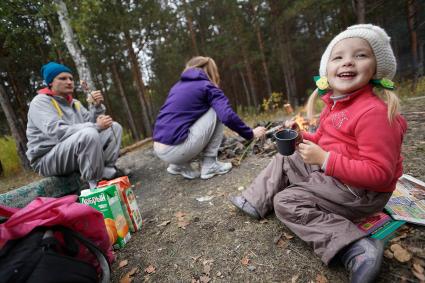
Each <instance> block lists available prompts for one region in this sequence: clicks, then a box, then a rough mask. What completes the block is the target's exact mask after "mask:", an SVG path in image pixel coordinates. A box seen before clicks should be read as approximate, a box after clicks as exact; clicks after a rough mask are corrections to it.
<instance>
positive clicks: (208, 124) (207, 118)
mask: <svg viewBox="0 0 425 283" xmlns="http://www.w3.org/2000/svg"><path fill="white" fill-rule="evenodd" d="M223 131H224V125H223V123H221V122H220V121H219V120H218V118H217V114H216V113H215V111H214V109H212V108H210V109H209V110H208V111H207V112H206V113H205V114H204V115H202V116H201V118H199V119H198V120H197V121H196V122H195V123H194V124H193V125H192V126H191V127H190V128H189V135H188V137H187V138H186V140H185V141H184V142H182V143H181V144H178V145H170V146H168V147H166V148H164V149H161V150H158V149H157V148H156V149H155V153H156V154H157V156H158V157H159V158H161V159H162V160H163V161H165V162H167V163H171V164H183V163H187V162H189V161H190V160H192V159H193V158H194V157H196V156H197V155H199V154H200V153H201V152H202V153H203V156H208V157H216V156H217V154H218V149H219V147H220V144H221V141H222V139H223Z"/></svg>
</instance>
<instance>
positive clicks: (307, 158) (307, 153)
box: [298, 140, 327, 166]
mask: <svg viewBox="0 0 425 283" xmlns="http://www.w3.org/2000/svg"><path fill="white" fill-rule="evenodd" d="M298 151H299V152H300V155H301V157H302V158H303V160H304V162H305V163H307V164H312V165H319V166H322V165H323V163H324V162H325V160H326V156H327V152H326V151H324V150H323V149H322V148H321V147H320V146H318V145H317V144H315V143H314V142H311V141H309V140H303V142H302V143H300V144H299V145H298Z"/></svg>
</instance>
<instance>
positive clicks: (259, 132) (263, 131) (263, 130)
mask: <svg viewBox="0 0 425 283" xmlns="http://www.w3.org/2000/svg"><path fill="white" fill-rule="evenodd" d="M252 132H253V133H254V138H261V137H263V136H264V135H265V134H266V128H264V127H256V128H255V129H253V130H252Z"/></svg>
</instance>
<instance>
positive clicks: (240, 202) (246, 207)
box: [230, 196, 261, 220]
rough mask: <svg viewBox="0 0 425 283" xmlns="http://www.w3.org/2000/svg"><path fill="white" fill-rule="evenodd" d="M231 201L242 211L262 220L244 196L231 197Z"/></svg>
mask: <svg viewBox="0 0 425 283" xmlns="http://www.w3.org/2000/svg"><path fill="white" fill-rule="evenodd" d="M230 201H231V202H232V203H233V205H234V206H236V207H237V208H239V209H240V210H242V211H243V212H244V213H245V214H248V215H249V216H251V217H252V218H255V219H257V220H260V218H261V216H260V214H259V213H258V211H257V210H256V209H255V207H253V206H252V205H251V204H250V203H249V202H248V201H247V200H246V198H244V197H243V196H233V197H230Z"/></svg>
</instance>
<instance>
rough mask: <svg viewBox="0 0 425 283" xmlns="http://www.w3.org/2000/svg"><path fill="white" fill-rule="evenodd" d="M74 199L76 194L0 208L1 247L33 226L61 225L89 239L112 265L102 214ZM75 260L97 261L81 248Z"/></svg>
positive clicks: (30, 229) (112, 258)
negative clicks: (21, 206)
mask: <svg viewBox="0 0 425 283" xmlns="http://www.w3.org/2000/svg"><path fill="white" fill-rule="evenodd" d="M77 198H78V197H77V196H76V195H69V196H64V197H61V198H48V197H38V198H36V199H35V200H33V201H32V202H30V203H29V204H28V205H27V206H26V207H24V208H22V209H18V208H11V207H6V206H1V205H0V216H4V217H6V218H8V219H7V221H6V222H4V223H1V224H0V248H1V247H3V245H4V244H5V243H6V242H7V241H9V240H13V239H18V238H22V237H24V236H25V235H27V234H28V233H30V232H31V231H32V230H33V229H34V228H36V227H40V226H44V227H51V226H55V225H62V226H65V227H68V228H70V229H72V230H74V231H76V232H78V233H80V234H82V235H83V236H85V237H86V238H88V239H89V240H91V241H92V242H93V243H94V244H95V245H96V246H97V247H99V248H100V249H101V250H102V251H103V252H104V253H105V255H107V259H108V261H109V263H112V262H113V260H114V256H113V254H112V247H111V245H110V243H109V237H108V234H107V232H106V227H105V222H104V220H103V215H102V213H100V212H99V211H97V210H95V209H94V208H92V207H90V206H88V205H85V204H81V203H78V202H76V200H77ZM78 258H80V259H83V260H86V261H88V262H91V263H94V264H95V263H96V262H97V261H96V260H95V258H94V257H93V254H92V253H90V252H89V251H88V250H87V249H80V252H79V254H78Z"/></svg>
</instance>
